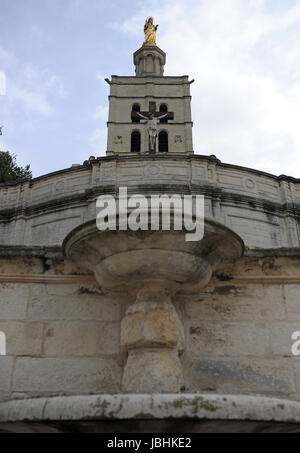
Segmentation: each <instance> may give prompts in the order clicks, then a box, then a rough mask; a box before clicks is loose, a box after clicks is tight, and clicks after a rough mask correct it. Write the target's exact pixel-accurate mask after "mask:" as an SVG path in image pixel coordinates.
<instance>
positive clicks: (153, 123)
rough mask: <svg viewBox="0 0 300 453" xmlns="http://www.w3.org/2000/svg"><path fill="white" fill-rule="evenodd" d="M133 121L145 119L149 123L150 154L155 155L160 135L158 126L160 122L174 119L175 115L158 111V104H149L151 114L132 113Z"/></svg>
mask: <svg viewBox="0 0 300 453" xmlns="http://www.w3.org/2000/svg"><path fill="white" fill-rule="evenodd" d="M131 118H132V119H140V118H141V119H143V120H147V121H148V134H149V148H150V149H149V152H150V154H155V150H156V139H157V135H158V131H157V125H158V121H160V120H162V119H163V118H166V119H168V120H173V119H174V113H173V112H168V113H162V112H157V111H156V103H155V102H149V112H131Z"/></svg>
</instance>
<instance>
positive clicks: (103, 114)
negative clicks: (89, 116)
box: [93, 105, 108, 121]
mask: <svg viewBox="0 0 300 453" xmlns="http://www.w3.org/2000/svg"><path fill="white" fill-rule="evenodd" d="M93 118H94V119H95V120H98V119H100V120H104V121H107V120H108V107H103V106H102V105H99V106H98V107H97V109H96V112H95V113H94V115H93Z"/></svg>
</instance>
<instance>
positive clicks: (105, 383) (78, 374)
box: [13, 357, 121, 395]
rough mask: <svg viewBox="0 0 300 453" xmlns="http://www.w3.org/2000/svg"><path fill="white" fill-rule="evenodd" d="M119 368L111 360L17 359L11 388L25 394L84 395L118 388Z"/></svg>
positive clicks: (114, 361)
mask: <svg viewBox="0 0 300 453" xmlns="http://www.w3.org/2000/svg"><path fill="white" fill-rule="evenodd" d="M120 380H121V369H120V366H119V365H118V363H117V361H116V360H112V359H99V358H92V359H83V358H82V359H80V358H77V359H71V358H65V359H59V358H57V359H53V358H41V359H31V358H29V357H24V358H17V360H16V364H15V370H14V377H13V391H14V392H26V393H27V394H28V395H49V394H70V393H71V394H72V393H75V394H87V393H97V392H117V391H119V390H120Z"/></svg>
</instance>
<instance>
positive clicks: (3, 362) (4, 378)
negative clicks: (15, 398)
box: [0, 356, 14, 401]
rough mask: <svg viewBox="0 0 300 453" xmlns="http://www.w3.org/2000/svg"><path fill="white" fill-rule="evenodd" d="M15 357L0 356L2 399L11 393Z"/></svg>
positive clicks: (0, 394) (0, 391)
mask: <svg viewBox="0 0 300 453" xmlns="http://www.w3.org/2000/svg"><path fill="white" fill-rule="evenodd" d="M13 364H14V359H13V358H12V357H6V356H0V401H1V400H5V399H7V398H8V397H9V395H10V390H11V389H10V387H11V381H12V371H13Z"/></svg>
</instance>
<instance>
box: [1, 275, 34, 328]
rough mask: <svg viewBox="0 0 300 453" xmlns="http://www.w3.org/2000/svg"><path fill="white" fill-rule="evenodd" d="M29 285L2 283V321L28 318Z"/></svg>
mask: <svg viewBox="0 0 300 453" xmlns="http://www.w3.org/2000/svg"><path fill="white" fill-rule="evenodd" d="M27 299H28V285H26V284H25V285H23V284H10V283H0V321H4V320H23V319H25V317H26V309H27Z"/></svg>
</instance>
